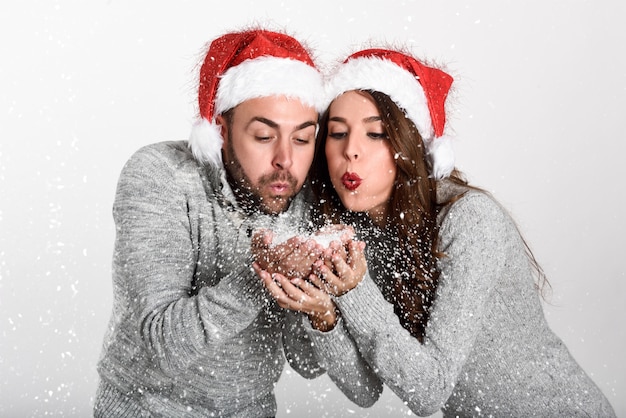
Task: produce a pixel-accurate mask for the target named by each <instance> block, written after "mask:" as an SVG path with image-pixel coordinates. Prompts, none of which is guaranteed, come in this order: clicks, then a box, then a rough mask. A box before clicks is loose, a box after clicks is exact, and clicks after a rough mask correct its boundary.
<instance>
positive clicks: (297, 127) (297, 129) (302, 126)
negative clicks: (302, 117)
mask: <svg viewBox="0 0 626 418" xmlns="http://www.w3.org/2000/svg"><path fill="white" fill-rule="evenodd" d="M309 126H317V122H314V121H312V120H308V121H306V122H304V123H301V124H300V125H298V126H296V129H295V130H296V131H299V130H301V129H304V128H308V127H309Z"/></svg>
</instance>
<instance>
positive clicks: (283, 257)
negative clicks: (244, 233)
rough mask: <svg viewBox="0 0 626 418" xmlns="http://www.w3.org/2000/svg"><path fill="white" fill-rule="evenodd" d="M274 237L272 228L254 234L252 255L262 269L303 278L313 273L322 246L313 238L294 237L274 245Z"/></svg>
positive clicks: (290, 276)
mask: <svg viewBox="0 0 626 418" xmlns="http://www.w3.org/2000/svg"><path fill="white" fill-rule="evenodd" d="M272 239H273V233H272V231H270V230H260V231H256V232H255V233H254V235H253V236H252V243H251V251H252V255H253V256H254V260H255V262H256V263H257V264H258V265H259V267H260V268H261V270H266V271H268V272H270V273H280V274H282V275H283V276H286V277H289V278H299V279H303V278H306V277H308V275H309V274H311V268H312V265H313V263H314V262H315V261H316V260H319V259H320V257H321V256H322V251H323V249H322V247H321V246H320V245H318V244H317V243H316V242H315V241H314V240H312V239H308V240H304V239H302V238H300V237H292V238H290V239H288V240H287V241H285V242H283V243H280V244H277V245H272Z"/></svg>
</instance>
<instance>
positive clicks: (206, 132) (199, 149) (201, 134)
mask: <svg viewBox="0 0 626 418" xmlns="http://www.w3.org/2000/svg"><path fill="white" fill-rule="evenodd" d="M223 142H224V140H223V139H222V133H221V129H220V127H219V126H218V125H216V124H215V123H210V122H209V121H208V120H206V119H205V118H200V119H199V120H197V121H196V122H195V123H194V124H193V127H192V128H191V134H190V135H189V148H190V149H191V152H192V153H193V155H194V157H196V159H197V160H198V161H200V162H201V163H209V164H212V165H214V166H216V167H219V166H221V165H222V143H223Z"/></svg>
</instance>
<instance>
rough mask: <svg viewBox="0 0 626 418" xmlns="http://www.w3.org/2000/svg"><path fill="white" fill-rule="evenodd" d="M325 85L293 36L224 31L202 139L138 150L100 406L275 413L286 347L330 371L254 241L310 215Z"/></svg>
mask: <svg viewBox="0 0 626 418" xmlns="http://www.w3.org/2000/svg"><path fill="white" fill-rule="evenodd" d="M322 87H323V86H322V81H321V76H320V74H319V72H318V71H317V70H316V68H315V66H314V64H313V61H312V60H311V57H310V55H309V54H308V52H307V51H306V50H305V49H304V48H303V47H302V45H301V44H300V43H298V41H296V40H295V39H293V38H291V37H289V36H286V35H284V34H280V33H274V32H269V31H264V30H250V31H244V32H237V33H229V34H226V35H224V36H222V37H220V38H218V39H216V40H214V41H213V42H212V43H211V45H210V47H209V50H208V52H207V54H206V57H205V60H204V64H203V65H202V68H201V70H200V82H199V89H198V102H199V110H200V120H199V121H198V122H197V123H196V124H195V125H194V128H193V131H192V135H191V138H190V140H189V141H188V142H185V141H180V142H168V143H159V144H153V145H149V146H147V147H144V148H142V149H141V150H139V151H138V152H137V153H135V155H133V156H132V157H131V159H130V160H129V161H128V162H127V164H126V165H125V167H124V169H123V171H122V173H121V176H120V179H119V183H118V188H117V193H116V197H115V203H114V207H113V215H114V220H115V224H116V232H117V235H116V241H115V251H114V260H113V285H114V289H113V290H114V306H113V313H112V317H111V321H110V326H109V329H108V332H107V335H106V337H105V341H104V346H103V353H102V357H101V360H100V362H99V364H98V373H99V375H100V385H99V387H98V393H97V395H96V400H95V405H94V415H95V416H97V417H115V416H166V417H175V416H176V417H179V416H186V417H196V416H198V417H206V416H242V417H244V416H245V417H257V416H258V417H267V416H273V415H275V413H276V401H275V397H274V393H273V387H274V384H275V383H276V381H277V380H278V377H279V376H280V373H281V371H282V368H283V365H284V357H283V345H284V349H285V354H286V357H287V359H288V360H289V361H290V364H291V365H292V367H294V368H295V369H296V370H297V371H298V372H299V373H301V374H302V375H303V376H305V377H309V378H311V377H315V376H317V375H319V374H321V373H323V369H322V368H321V367H319V366H318V365H317V362H316V361H315V359H314V355H313V353H312V351H311V349H310V348H311V347H310V342H309V341H308V339H307V338H306V333H305V332H303V331H302V329H301V327H300V326H299V325H298V324H297V322H296V321H295V318H292V315H291V314H287V313H284V312H282V311H280V310H278V308H277V307H276V305H275V304H273V303H271V302H269V301H268V300H269V299H271V298H268V297H267V296H266V294H265V292H264V289H263V287H262V284H261V281H260V280H259V279H258V278H257V277H256V276H255V274H254V272H253V271H252V269H251V264H252V258H251V251H250V241H251V236H252V234H253V232H254V231H255V230H257V229H259V228H270V229H277V228H278V229H280V228H283V229H284V228H292V229H293V228H294V227H296V226H298V225H300V224H302V222H303V220H305V219H306V218H307V214H308V211H309V208H310V202H308V201H307V199H306V198H305V193H304V191H303V192H302V193H299V192H300V190H301V189H302V188H303V185H304V183H305V179H306V175H307V172H308V170H309V166H310V164H311V162H312V159H313V153H314V147H315V133H316V127H317V120H318V112H319V111H320V110H321V109H322V108H323V106H324V101H323V97H322V92H323V88H322ZM312 257H313V255H312ZM277 262H279V261H277ZM290 318H291V319H290Z"/></svg>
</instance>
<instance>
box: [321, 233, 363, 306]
mask: <svg viewBox="0 0 626 418" xmlns="http://www.w3.org/2000/svg"><path fill="white" fill-rule="evenodd" d="M346 248H347V250H346ZM364 249H365V243H364V242H362V241H354V240H350V241H348V242H347V243H346V244H345V245H339V246H338V245H337V244H336V243H333V244H332V245H331V247H330V248H329V249H328V250H326V251H324V260H323V261H322V260H320V261H316V262H315V264H313V271H314V273H315V274H314V275H313V276H311V279H310V280H311V282H312V283H313V284H315V285H316V286H317V287H319V288H320V289H324V290H325V291H326V292H328V293H329V294H331V295H333V296H341V295H344V294H346V293H347V292H349V291H350V290H352V289H354V288H355V287H356V285H358V284H359V283H360V282H361V280H363V277H364V276H365V272H366V270H367V262H366V261H365V253H364V251H363V250H364Z"/></svg>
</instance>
